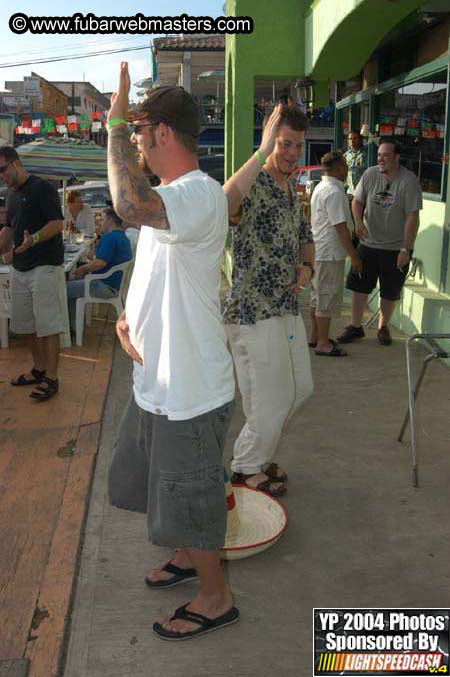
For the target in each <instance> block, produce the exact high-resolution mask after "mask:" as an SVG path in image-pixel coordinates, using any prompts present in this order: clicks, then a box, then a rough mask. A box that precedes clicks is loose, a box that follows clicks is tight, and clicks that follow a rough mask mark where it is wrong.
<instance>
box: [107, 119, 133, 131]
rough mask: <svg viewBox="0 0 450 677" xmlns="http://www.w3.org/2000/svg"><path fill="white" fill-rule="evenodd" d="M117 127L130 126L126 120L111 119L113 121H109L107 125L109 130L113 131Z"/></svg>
mask: <svg viewBox="0 0 450 677" xmlns="http://www.w3.org/2000/svg"><path fill="white" fill-rule="evenodd" d="M117 125H128V122H127V121H126V120H125V118H111V120H108V122H107V123H106V126H107V127H108V129H112V128H113V127H116V126H117Z"/></svg>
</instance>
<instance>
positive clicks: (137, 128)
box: [129, 122, 159, 134]
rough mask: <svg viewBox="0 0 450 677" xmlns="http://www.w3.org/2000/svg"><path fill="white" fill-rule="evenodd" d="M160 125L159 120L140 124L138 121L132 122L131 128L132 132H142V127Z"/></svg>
mask: <svg viewBox="0 0 450 677" xmlns="http://www.w3.org/2000/svg"><path fill="white" fill-rule="evenodd" d="M158 125H159V122H144V124H138V123H133V122H132V123H131V124H130V125H129V129H130V132H131V134H141V133H142V132H141V129H142V128H143V127H157V126H158Z"/></svg>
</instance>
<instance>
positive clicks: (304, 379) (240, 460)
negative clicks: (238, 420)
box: [225, 315, 313, 475]
mask: <svg viewBox="0 0 450 677" xmlns="http://www.w3.org/2000/svg"><path fill="white" fill-rule="evenodd" d="M225 328H226V331H227V335H228V340H229V342H230V346H231V352H232V354H233V359H234V364H235V367H236V373H237V379H238V384H239V389H240V391H241V395H242V404H243V409H244V414H245V418H246V423H245V425H244V427H243V428H242V430H241V432H240V434H239V437H238V438H237V440H236V442H235V445H234V457H233V461H232V463H231V469H232V471H233V472H241V473H245V474H248V475H254V474H256V473H258V472H260V471H261V466H262V465H264V464H265V463H270V462H271V461H272V460H273V457H274V455H275V451H276V448H277V445H278V442H279V440H280V437H281V433H282V430H283V426H284V424H285V423H286V421H287V420H288V419H289V418H290V417H291V416H292V414H294V412H296V411H297V410H298V408H299V407H300V405H301V404H302V403H303V402H304V401H305V400H306V399H307V398H308V397H309V396H310V395H311V394H312V391H313V380H312V374H311V361H310V356H309V349H308V341H307V338H306V332H305V326H304V324H303V320H302V318H301V317H300V316H294V315H286V316H284V317H272V318H270V319H268V320H260V321H259V322H256V324H253V325H238V324H228V325H225Z"/></svg>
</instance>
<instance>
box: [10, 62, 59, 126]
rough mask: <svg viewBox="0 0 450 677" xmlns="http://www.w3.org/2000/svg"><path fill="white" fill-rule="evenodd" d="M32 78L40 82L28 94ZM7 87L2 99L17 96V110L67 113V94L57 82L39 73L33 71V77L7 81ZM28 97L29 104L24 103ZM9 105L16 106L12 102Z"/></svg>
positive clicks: (48, 113)
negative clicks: (29, 82) (31, 92)
mask: <svg viewBox="0 0 450 677" xmlns="http://www.w3.org/2000/svg"><path fill="white" fill-rule="evenodd" d="M30 80H34V81H35V82H36V83H37V82H38V84H36V89H35V91H34V92H33V94H27V91H28V90H27V89H26V87H27V84H28V83H27V81H30ZM5 89H7V90H8V92H5V93H3V92H2V99H5V98H6V101H8V100H9V101H11V98H12V100H13V99H14V97H17V106H18V108H17V112H27V113H31V112H33V113H46V114H47V115H49V116H56V115H67V96H66V94H65V93H64V91H62V90H61V89H60V88H59V87H58V86H57V84H56V83H52V82H49V81H48V80H46V79H45V78H43V77H42V76H41V75H38V74H37V73H31V78H25V79H24V80H9V81H6V82H5ZM26 98H28V101H29V104H28V106H26V104H25V103H24V100H25V101H26ZM31 105H32V108H31ZM8 107H9V108H10V109H11V108H14V104H12V105H11V104H10V105H9V106H8ZM24 108H25V110H24ZM27 108H28V110H27Z"/></svg>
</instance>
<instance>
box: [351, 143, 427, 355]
mask: <svg viewBox="0 0 450 677" xmlns="http://www.w3.org/2000/svg"><path fill="white" fill-rule="evenodd" d="M421 208H422V190H421V187H420V184H419V181H418V179H417V177H416V175H415V174H413V173H412V172H410V171H409V170H408V169H405V167H401V166H400V149H399V147H398V145H397V143H396V142H395V141H393V140H392V141H391V140H387V141H383V142H382V143H381V144H380V146H379V148H378V165H377V166H376V167H370V168H369V169H367V170H366V171H365V172H364V174H363V175H362V178H361V180H360V182H359V184H358V187H357V188H356V191H355V194H354V199H353V203H352V212H353V218H354V220H355V224H356V235H357V236H358V237H359V239H360V245H359V247H358V255H359V257H360V259H361V260H362V262H363V271H362V273H354V272H353V271H350V273H349V275H348V277H347V289H351V290H352V291H353V301H352V323H351V325H349V326H348V327H346V329H345V330H344V332H343V334H341V336H339V337H338V341H339V342H340V343H350V342H351V341H353V340H354V339H357V338H362V337H363V336H364V330H363V328H362V324H361V323H362V317H363V314H364V310H365V307H366V303H367V297H368V295H369V294H370V293H371V292H372V290H373V289H374V288H375V287H376V285H377V282H378V281H379V284H380V317H379V324H378V334H377V337H378V341H379V343H381V344H382V345H390V344H391V343H392V339H391V335H390V333H389V329H388V326H387V325H388V323H389V320H390V319H391V317H392V313H393V311H394V308H395V304H396V302H397V301H398V299H399V298H400V294H401V290H402V287H403V284H404V282H405V279H406V275H407V274H408V268H409V262H410V259H411V255H412V250H413V245H414V239H415V237H416V234H417V228H418V223H419V218H418V217H419V210H420V209H421Z"/></svg>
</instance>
